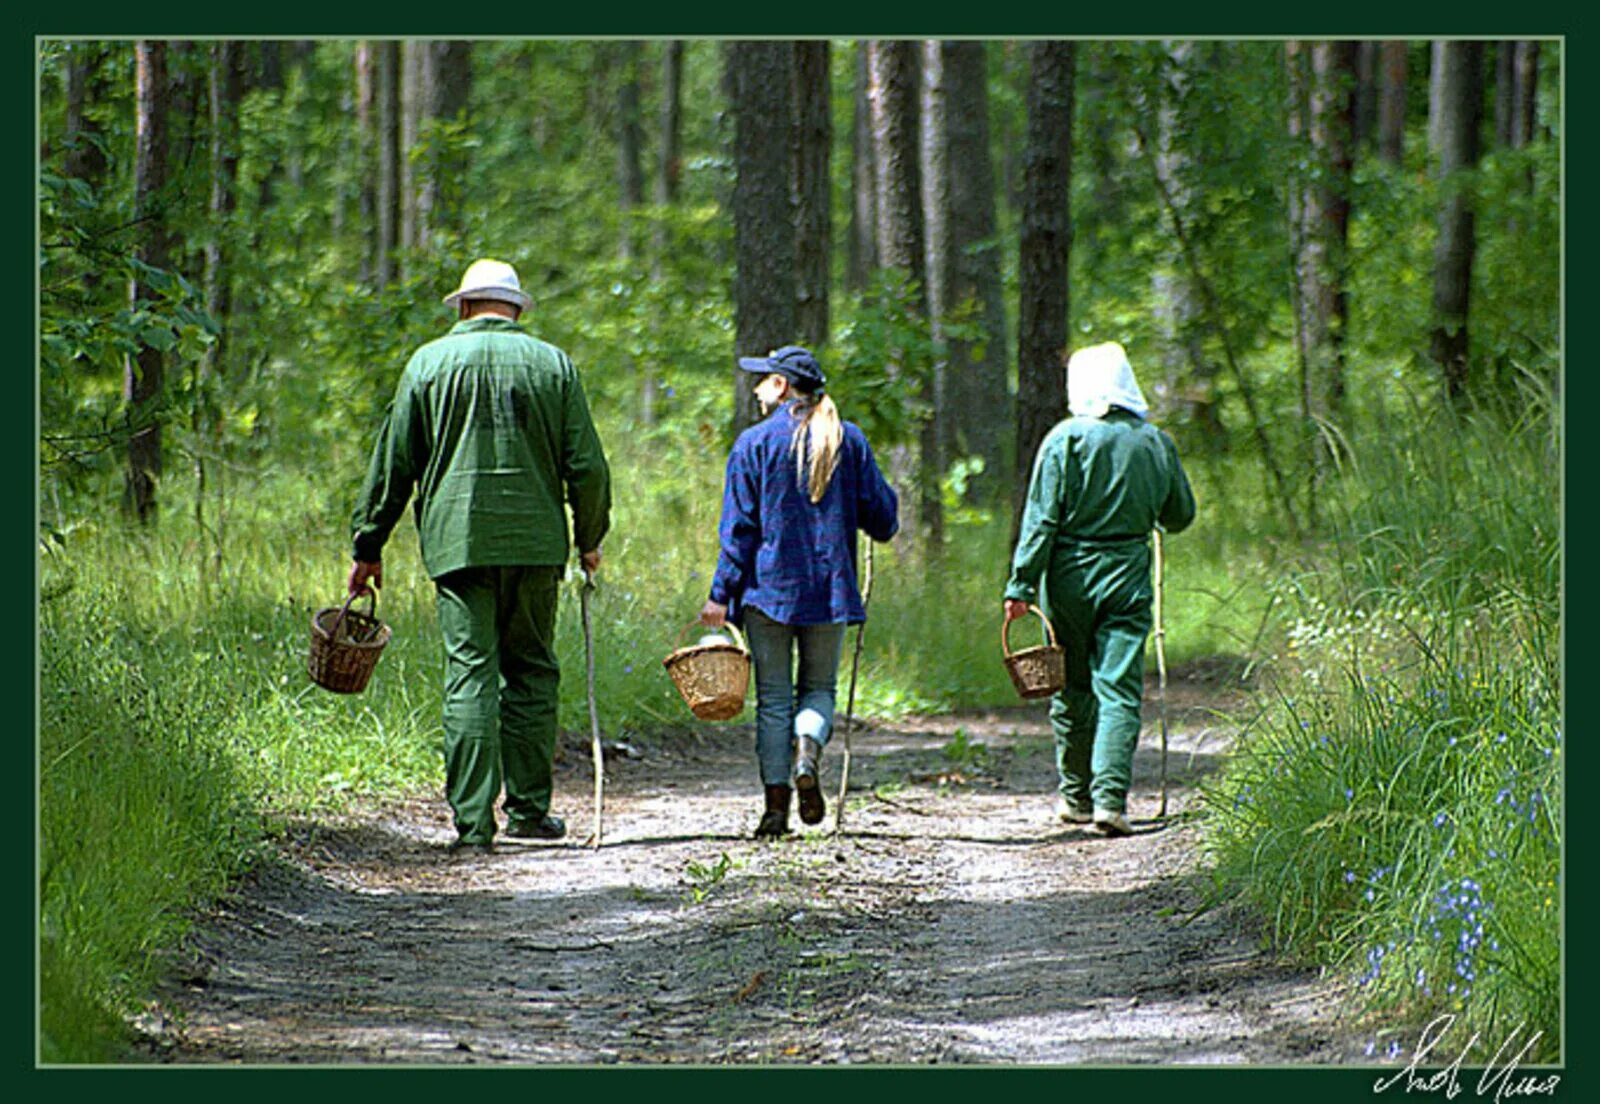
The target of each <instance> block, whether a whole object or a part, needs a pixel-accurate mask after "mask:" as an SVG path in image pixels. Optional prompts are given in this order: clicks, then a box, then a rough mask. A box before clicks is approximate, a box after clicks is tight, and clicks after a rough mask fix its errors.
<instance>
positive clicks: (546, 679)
mask: <svg viewBox="0 0 1600 1104" xmlns="http://www.w3.org/2000/svg"><path fill="white" fill-rule="evenodd" d="M561 570H562V569H561V568H559V567H469V568H465V569H463V570H461V571H452V572H450V573H449V574H448V575H442V576H440V577H439V578H437V579H435V580H434V584H435V587H436V589H437V592H438V607H439V629H440V632H441V633H442V634H443V636H444V650H445V688H444V766H445V793H446V796H447V797H448V798H449V801H450V808H451V809H452V810H454V812H455V824H456V831H457V833H459V835H460V838H461V839H462V840H463V841H464V842H467V843H488V842H489V841H490V840H492V839H493V838H494V834H495V831H496V828H497V825H496V822H495V817H494V803H495V801H496V799H497V798H499V796H500V787H501V784H502V782H503V783H504V785H505V795H506V796H505V803H504V805H503V808H504V810H505V814H506V817H507V818H508V820H511V821H519V820H538V819H539V818H540V817H542V816H544V815H545V814H546V813H547V812H549V811H550V796H551V788H552V783H551V777H550V768H551V764H552V762H553V760H554V758H555V747H556V706H557V692H558V688H559V684H560V677H561V670H560V667H559V666H558V664H557V662H556V652H555V623H556V587H557V584H558V583H559V581H560V579H561Z"/></svg>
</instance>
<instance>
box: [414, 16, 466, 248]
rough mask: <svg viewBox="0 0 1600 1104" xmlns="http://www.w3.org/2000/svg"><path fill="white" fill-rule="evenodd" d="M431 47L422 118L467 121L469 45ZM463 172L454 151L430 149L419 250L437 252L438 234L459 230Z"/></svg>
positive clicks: (445, 43) (461, 160) (452, 42)
mask: <svg viewBox="0 0 1600 1104" xmlns="http://www.w3.org/2000/svg"><path fill="white" fill-rule="evenodd" d="M430 46H431V50H430V54H431V57H432V60H433V64H432V77H433V80H432V87H431V88H430V93H431V95H430V96H429V98H428V101H427V104H426V107H427V115H426V116H425V118H426V119H428V120H435V121H442V122H451V123H453V122H457V121H459V120H462V119H464V118H465V117H466V111H467V104H468V101H469V100H470V99H471V97H472V43H470V42H464V41H460V40H448V41H439V42H434V43H431V44H430ZM466 170H467V165H466V161H465V159H464V158H463V157H462V156H461V155H460V153H459V152H458V151H457V150H455V149H453V148H450V147H448V146H445V145H441V144H439V143H437V142H436V143H435V144H434V145H433V148H432V150H431V151H430V153H429V155H428V158H427V162H426V175H425V177H424V179H423V182H422V203H421V211H420V218H419V226H418V231H419V236H420V240H419V242H418V247H419V248H421V249H424V250H436V249H437V248H438V245H439V237H440V235H441V233H447V232H459V231H460V230H461V229H462V216H463V211H462V207H463V200H464V197H463V196H462V195H461V178H462V177H463V175H465V173H466Z"/></svg>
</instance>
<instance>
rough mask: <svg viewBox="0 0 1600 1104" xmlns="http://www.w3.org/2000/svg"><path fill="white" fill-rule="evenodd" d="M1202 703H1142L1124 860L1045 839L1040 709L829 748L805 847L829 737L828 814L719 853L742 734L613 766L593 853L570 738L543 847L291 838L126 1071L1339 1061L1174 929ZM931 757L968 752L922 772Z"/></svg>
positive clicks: (737, 778) (164, 1002) (1284, 974)
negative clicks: (143, 1054) (1165, 723)
mask: <svg viewBox="0 0 1600 1104" xmlns="http://www.w3.org/2000/svg"><path fill="white" fill-rule="evenodd" d="M1217 694H1218V687H1217V686H1216V685H1215V684H1214V683H1210V682H1207V681H1203V680H1193V679H1189V680H1179V681H1175V682H1174V684H1173V685H1172V686H1171V687H1169V691H1168V703H1169V717H1170V726H1169V727H1170V731H1171V738H1170V755H1169V774H1170V791H1169V792H1170V801H1169V812H1170V813H1172V814H1179V815H1177V816H1176V817H1175V818H1172V819H1169V820H1168V821H1167V822H1166V823H1165V824H1162V823H1159V822H1157V821H1155V820H1154V819H1153V817H1154V814H1155V811H1156V806H1157V801H1158V794H1159V790H1158V787H1159V747H1160V742H1159V729H1158V727H1157V718H1158V716H1159V714H1158V712H1157V710H1156V709H1155V706H1154V702H1153V701H1148V702H1147V708H1146V714H1145V716H1146V724H1147V728H1146V733H1145V736H1144V738H1143V739H1142V740H1141V744H1140V750H1139V753H1138V760H1137V763H1136V765H1135V790H1134V794H1133V797H1132V801H1131V802H1130V814H1131V817H1132V819H1133V820H1134V826H1135V829H1136V834H1135V835H1134V836H1133V837H1131V838H1127V839H1103V838H1101V837H1100V836H1099V835H1098V834H1097V833H1095V832H1093V831H1092V830H1090V829H1089V828H1088V827H1081V828H1080V827H1078V826H1069V825H1063V824H1059V823H1057V822H1054V821H1053V820H1052V819H1051V816H1050V806H1051V791H1052V783H1053V778H1054V769H1053V764H1052V759H1051V755H1052V752H1051V748H1050V742H1049V736H1048V727H1047V724H1046V720H1045V711H1044V707H1043V706H1042V705H1040V706H1035V707H1031V708H1020V709H1016V710H1006V711H998V712H991V713H982V714H969V715H963V716H954V717H940V718H934V719H926V718H924V719H918V720H914V721H910V722H907V723H903V724H884V725H876V726H873V727H871V728H870V729H863V730H861V731H859V732H857V733H856V734H855V736H854V737H853V739H852V743H853V745H854V756H853V760H852V768H851V789H850V798H849V801H850V804H849V807H848V809H847V815H846V824H845V828H846V831H845V832H844V833H843V834H842V835H837V836H830V835H829V834H828V833H827V832H826V831H825V829H828V828H829V827H830V826H831V823H832V808H831V803H832V798H833V796H834V794H835V793H836V792H837V786H838V770H839V766H840V762H841V758H842V751H843V743H844V741H843V738H842V736H841V737H836V738H835V743H834V745H833V746H832V747H830V749H829V751H828V755H827V757H826V759H825V775H824V785H825V787H826V792H827V793H828V796H829V800H830V810H829V816H828V818H827V819H826V820H824V822H823V823H822V824H821V825H819V826H817V828H812V829H808V828H805V826H802V825H800V824H799V822H798V819H794V820H792V822H791V823H792V824H793V826H794V827H796V828H797V829H800V831H798V832H797V833H796V835H795V837H794V838H791V839H789V840H786V841H783V842H778V843H770V842H757V841H754V840H752V839H750V838H749V835H750V831H751V829H752V828H753V826H754V823H755V820H756V817H757V813H758V806H759V802H760V798H759V792H758V788H757V786H756V784H755V780H754V770H755V768H754V762H753V760H754V756H753V754H752V752H751V750H750V746H749V745H750V740H751V736H750V729H749V726H748V725H743V726H718V727H717V728H716V729H715V730H714V731H709V732H703V733H701V734H700V735H699V736H698V738H696V737H695V736H692V735H684V736H682V737H681V738H679V739H675V740H669V739H667V738H665V737H662V738H660V739H658V740H657V741H656V742H654V743H652V744H650V745H648V746H644V747H635V748H627V747H620V748H618V749H617V754H616V755H615V756H614V757H613V758H611V759H610V760H609V762H608V765H607V785H606V805H605V820H604V828H605V831H604V846H603V847H602V848H600V849H599V850H598V851H597V850H594V849H592V848H590V847H587V846H584V845H583V841H584V838H585V836H587V835H588V834H589V832H590V830H591V823H590V821H591V812H590V809H591V790H590V786H591V777H592V776H591V774H590V768H589V757H588V749H587V746H586V743H584V742H579V741H578V740H577V739H574V740H573V741H572V742H570V743H567V744H565V745H564V746H563V750H562V752H561V755H560V764H559V766H558V774H557V799H556V811H557V812H559V813H562V814H564V815H565V816H566V817H567V820H568V827H569V838H568V839H567V840H565V841H562V842H561V843H554V844H538V845H518V844H502V845H501V846H500V848H499V850H498V851H497V852H496V853H495V854H493V855H489V856H481V857H474V858H456V857H450V856H447V854H446V850H445V848H446V845H447V844H448V843H449V841H450V839H451V838H452V836H453V832H452V830H451V828H450V824H449V819H448V810H447V808H446V807H445V805H444V803H443V801H442V799H434V798H418V799H415V800H410V801H406V802H398V803H390V804H387V805H385V806H383V807H381V808H373V809H370V810H366V811H364V812H362V813H360V814H358V815H353V816H350V817H347V818H343V819H341V820H339V821H337V822H325V823H316V824H311V823H306V824H301V825H297V826H295V828H294V829H293V830H292V831H291V832H290V833H289V837H288V839H287V840H286V841H285V843H284V846H283V849H282V850H283V861H281V862H275V863H271V864H268V865H266V867H265V868H264V869H263V870H262V871H261V872H260V873H259V874H257V875H255V876H253V877H252V878H251V879H250V880H249V881H248V882H247V883H246V884H245V885H243V886H241V887H240V889H239V891H238V892H237V893H236V894H234V895H233V896H231V897H230V898H229V899H228V900H227V901H226V902H225V904H224V905H223V907H221V908H220V909H218V910H217V911H216V913H215V914H214V915H212V916H211V917H209V918H208V919H207V921H206V922H205V923H204V924H203V925H202V926H201V927H200V928H199V929H198V931H197V932H196V934H195V936H194V938H193V939H192V941H191V947H190V949H189V951H188V953H187V954H186V956H185V960H186V961H185V963H184V965H183V967H182V968H181V969H179V970H178V971H176V974H175V976H174V979H173V981H172V982H171V984H170V987H169V991H167V992H166V993H164V994H163V995H162V998H161V1000H160V1001H159V1002H158V1004H157V1005H155V1006H154V1008H153V1010H152V1012H151V1014H150V1015H149V1016H148V1017H146V1021H145V1024H144V1026H145V1028H146V1030H147V1031H148V1033H149V1034H148V1036H147V1039H146V1045H147V1047H148V1049H149V1050H150V1052H151V1056H152V1057H153V1058H154V1059H156V1060H158V1061H166V1062H181V1063H251V1064H258V1063H271V1064H286V1063H324V1064H327V1063H338V1064H346V1063H483V1064H491V1063H500V1064H506V1063H509V1064H527V1063H551V1062H558V1063H576V1064H586V1065H592V1064H608V1063H616V1062H623V1063H698V1064H721V1063H741V1064H743V1063H861V1064H869V1063H870V1064H895V1065H904V1064H913V1063H927V1062H941V1063H997V1064H1034V1063H1097V1064H1134V1063H1203V1064H1240V1063H1243V1064H1251V1065H1301V1064H1314V1065H1332V1064H1341V1063H1350V1062H1360V1061H1361V1060H1362V1059H1361V1056H1360V1055H1361V1050H1360V1045H1361V1040H1360V1039H1359V1038H1358V1037H1357V1036H1356V1035H1355V1033H1354V1032H1353V1031H1351V1030H1349V1029H1348V1028H1346V1027H1344V1026H1342V1025H1341V1024H1339V1023H1338V1022H1337V1021H1336V1020H1335V1018H1334V1015H1333V1007H1332V1001H1331V995H1330V991H1329V988H1328V984H1327V982H1325V981H1319V980H1318V979H1317V978H1316V977H1314V976H1313V975H1310V974H1307V973H1305V972H1303V971H1295V970H1291V969H1287V968H1284V967H1281V966H1278V965H1275V964H1274V963H1273V962H1272V961H1271V960H1270V959H1269V958H1268V957H1267V956H1265V955H1264V954H1262V953H1261V952H1260V951H1259V949H1258V947H1257V942H1256V940H1255V939H1254V938H1253V937H1252V935H1251V934H1250V933H1249V932H1248V931H1246V930H1244V929H1243V927H1242V925H1241V924H1240V923H1239V922H1238V919H1237V918H1236V917H1231V916H1229V915H1228V914H1226V913H1224V912H1209V913H1205V914H1203V915H1201V916H1200V917H1199V918H1198V919H1193V920H1190V919H1189V917H1188V912H1189V911H1190V910H1192V908H1193V906H1194V905H1195V903H1196V902H1197V901H1198V900H1199V895H1198V891H1197V888H1196V886H1195V885H1194V883H1193V879H1192V875H1193V873H1194V872H1195V871H1196V870H1197V869H1198V867H1199V863H1200V857H1199V854H1198V846H1199V842H1200V841H1199V834H1198V829H1197V828H1196V826H1195V824H1194V823H1193V821H1192V820H1187V819H1185V818H1184V817H1182V816H1181V814H1182V813H1183V812H1184V810H1185V809H1186V808H1188V807H1190V806H1191V804H1192V803H1193V802H1194V800H1195V795H1194V791H1193V784H1194V782H1195V780H1196V779H1197V777H1199V776H1201V775H1203V774H1204V773H1206V772H1207V771H1211V770H1214V769H1216V766H1217V763H1218V759H1217V754H1218V752H1219V751H1220V750H1221V749H1222V747H1223V745H1224V744H1225V742H1226V739H1227V735H1228V734H1227V732H1226V730H1224V729H1221V728H1219V727H1218V725H1219V722H1218V720H1217V716H1216V714H1215V713H1214V711H1213V708H1212V707H1213V706H1214V705H1215V703H1216V701H1217ZM958 730H960V731H962V732H964V733H965V743H966V745H967V746H968V747H969V748H974V749H975V750H970V751H969V752H968V753H967V754H966V755H964V756H959V757H952V756H950V755H947V754H946V753H945V751H944V749H945V748H946V747H947V746H948V745H950V743H951V741H952V740H953V739H956V734H957V731H958ZM1186 920H1188V921H1189V922H1185V921H1186Z"/></svg>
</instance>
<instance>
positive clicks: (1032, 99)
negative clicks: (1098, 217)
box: [1011, 41, 1075, 542]
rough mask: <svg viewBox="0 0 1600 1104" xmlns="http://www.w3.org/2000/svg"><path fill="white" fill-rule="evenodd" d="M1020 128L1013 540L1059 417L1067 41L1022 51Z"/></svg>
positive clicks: (1068, 114)
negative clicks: (1023, 134)
mask: <svg viewBox="0 0 1600 1104" xmlns="http://www.w3.org/2000/svg"><path fill="white" fill-rule="evenodd" d="M1028 54H1029V61H1030V63H1031V64H1030V72H1029V76H1028V130H1027V143H1026V147H1025V150H1024V153H1023V174H1022V230H1021V241H1020V243H1019V245H1018V255H1017V281H1018V304H1017V308H1018V309H1017V318H1018V321H1017V470H1016V475H1015V480H1014V484H1013V486H1014V491H1013V498H1012V525H1011V529H1012V534H1013V542H1014V541H1015V536H1016V534H1017V533H1018V532H1019V531H1020V529H1021V526H1022V509H1023V504H1024V502H1025V501H1026V499H1027V494H1028V481H1029V476H1030V474H1031V472H1032V469H1033V459H1034V456H1035V455H1036V454H1037V453H1038V451H1039V446H1040V444H1041V443H1043V441H1044V438H1045V436H1046V434H1048V433H1049V432H1050V429H1051V427H1053V426H1054V425H1055V424H1056V423H1057V422H1058V421H1060V420H1061V419H1062V418H1063V417H1065V416H1066V413H1067V381H1066V373H1065V372H1064V371H1063V370H1062V367H1063V364H1064V363H1065V359H1066V353H1067V319H1068V313H1069V312H1068V293H1069V290H1070V289H1069V288H1068V284H1067V261H1068V254H1069V252H1070V250H1071V247H1072V224H1071V202H1070V201H1071V190H1072V85H1073V74H1074V69H1075V48H1074V46H1073V44H1072V43H1071V42H1063V41H1042V42H1033V43H1030V44H1029V45H1028Z"/></svg>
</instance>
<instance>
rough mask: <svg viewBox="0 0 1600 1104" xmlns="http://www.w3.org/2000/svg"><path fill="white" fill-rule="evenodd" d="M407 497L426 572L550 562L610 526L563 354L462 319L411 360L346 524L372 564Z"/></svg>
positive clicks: (596, 458) (606, 488) (578, 395)
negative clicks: (569, 512) (567, 508)
mask: <svg viewBox="0 0 1600 1104" xmlns="http://www.w3.org/2000/svg"><path fill="white" fill-rule="evenodd" d="M413 489H414V490H415V491H416V521H417V531H418V533H419V534H420V535H421V544H422V561H423V565H424V567H425V568H426V569H427V572H428V574H429V576H430V577H432V578H438V577H439V576H441V575H444V574H447V573H449V572H451V571H456V570H459V569H461V568H464V567H489V566H496V565H518V564H531V565H539V564H544V565H559V564H563V563H565V562H566V560H567V555H568V553H569V550H570V546H569V544H568V543H567V521H566V516H565V514H564V513H563V511H562V504H563V502H566V503H568V504H570V506H571V508H572V523H573V531H572V539H573V540H574V541H576V543H577V545H578V549H579V551H581V552H588V551H592V550H593V549H595V548H596V547H598V546H599V544H600V539H601V538H602V537H604V536H605V533H606V530H607V529H608V528H609V527H610V524H611V472H610V469H609V467H608V466H607V464H606V457H605V450H604V449H603V448H602V447H601V444H600V438H599V435H598V434H596V432H595V428H594V422H593V420H592V419H591V418H590V416H589V404H588V401H587V400H586V399H585V398H584V393H583V384H582V383H581V382H580V381H579V379H578V372H577V370H576V369H575V368H573V366H572V361H571V360H570V359H569V358H568V357H567V354H566V353H564V352H562V351H561V350H560V349H558V348H556V347H555V346H554V345H550V344H547V343H545V342H543V341H540V340H538V339H537V338H535V337H531V336H529V335H528V334H527V333H526V332H525V331H524V330H523V329H522V328H521V327H520V326H519V325H518V324H517V323H515V322H512V321H511V320H510V319H505V318H493V317H491V318H474V319H472V320H470V321H466V322H458V323H456V324H455V325H454V326H453V327H451V329H450V332H449V333H448V334H446V335H445V336H444V337H441V338H439V339H437V340H435V341H430V342H428V343H427V344H426V345H424V346H422V347H421V348H420V349H418V350H417V351H416V352H415V353H414V354H412V357H411V360H410V362H409V363H407V364H406V368H405V371H404V372H403V373H402V374H401V376H400V383H399V386H398V387H397V388H396V389H395V395H394V401H393V402H392V403H391V404H390V407H389V413H388V416H387V417H386V418H385V419H384V423H383V428H382V429H381V431H380V432H379V434H378V440H377V443H376V444H375V445H374V446H373V449H372V460H371V463H370V464H369V465H368V468H367V478H366V482H365V483H364V484H363V485H362V488H361V495H360V498H359V499H358V504H357V506H356V509H355V514H354V515H353V517H352V518H351V529H352V533H353V536H354V542H355V553H354V554H355V558H356V559H358V560H364V561H367V562H376V561H377V560H378V559H379V558H380V556H381V554H382V551H383V545H384V542H386V541H387V540H388V539H389V534H390V532H391V531H393V529H394V527H395V524H396V523H397V522H398V521H399V520H400V515H401V513H403V512H404V510H405V506H406V501H407V500H408V499H410V498H411V494H412V491H413Z"/></svg>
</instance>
